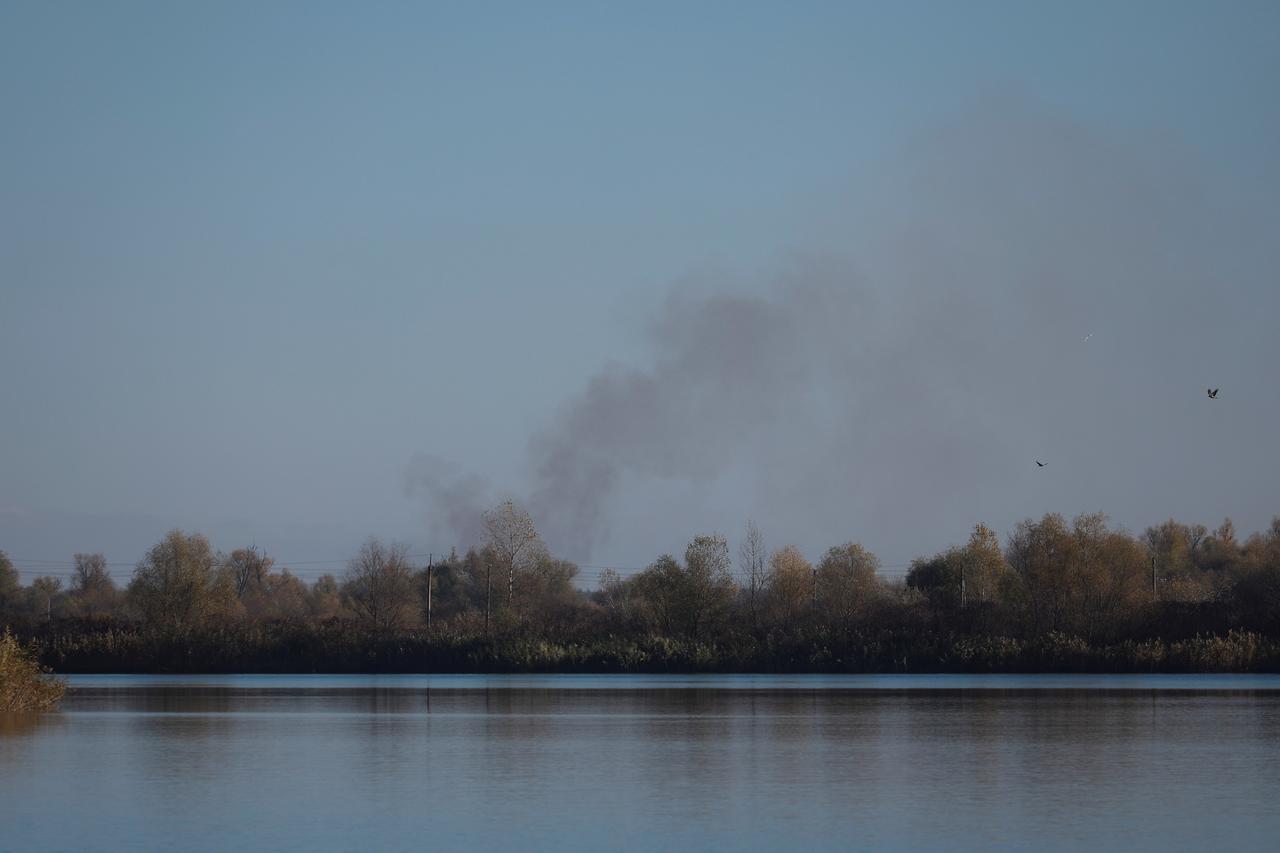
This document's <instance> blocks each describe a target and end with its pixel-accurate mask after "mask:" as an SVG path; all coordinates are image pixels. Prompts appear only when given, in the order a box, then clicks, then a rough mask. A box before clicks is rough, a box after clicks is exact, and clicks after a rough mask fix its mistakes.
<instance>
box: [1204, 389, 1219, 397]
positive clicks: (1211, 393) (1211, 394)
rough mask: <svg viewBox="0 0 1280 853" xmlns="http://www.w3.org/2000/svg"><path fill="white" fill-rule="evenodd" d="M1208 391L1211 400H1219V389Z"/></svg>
mask: <svg viewBox="0 0 1280 853" xmlns="http://www.w3.org/2000/svg"><path fill="white" fill-rule="evenodd" d="M1206 390H1207V391H1208V392H1209V399H1210V400H1216V399H1218V389H1217V388H1208V389H1206Z"/></svg>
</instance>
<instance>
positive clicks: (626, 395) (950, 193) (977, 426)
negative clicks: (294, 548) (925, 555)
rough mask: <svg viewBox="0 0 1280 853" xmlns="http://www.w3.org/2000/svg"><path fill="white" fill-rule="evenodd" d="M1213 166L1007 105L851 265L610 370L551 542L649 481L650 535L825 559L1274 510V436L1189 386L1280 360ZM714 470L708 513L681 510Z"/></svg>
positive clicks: (473, 530)
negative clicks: (722, 538) (1069, 517)
mask: <svg viewBox="0 0 1280 853" xmlns="http://www.w3.org/2000/svg"><path fill="white" fill-rule="evenodd" d="M1188 159H1189V158H1187V157H1185V156H1184V155H1183V154H1181V153H1180V151H1179V149H1178V148H1177V147H1176V146H1175V145H1173V144H1164V145H1152V144H1150V142H1149V141H1148V143H1147V144H1145V145H1144V146H1138V145H1136V144H1122V143H1120V142H1117V141H1115V140H1113V139H1107V138H1104V137H1102V136H1099V135H1096V134H1093V133H1090V132H1089V131H1087V130H1085V129H1083V128H1081V127H1080V126H1079V125H1076V124H1073V123H1070V122H1067V121H1063V120H1061V119H1058V118H1055V117H1052V116H1048V115H1045V114H1044V113H1042V112H1039V111H1036V110H1033V109H1028V108H1025V107H1009V106H1008V105H1002V106H999V107H992V108H988V109H984V110H982V111H980V112H979V113H978V114H975V115H973V116H970V117H968V118H967V119H965V120H963V121H958V122H956V123H954V124H953V125H951V126H949V127H947V128H945V129H943V130H942V131H940V132H938V133H936V134H934V135H932V136H930V137H929V138H928V139H927V140H925V141H923V142H921V143H920V144H918V145H916V146H914V147H913V148H912V149H911V150H910V151H909V153H907V154H905V155H903V156H902V157H901V158H900V159H899V160H898V161H897V162H896V163H894V164H892V165H891V166H889V167H886V169H885V170H884V171H883V174H882V175H881V176H880V177H879V178H878V179H877V180H876V181H875V182H874V184H873V186H872V188H870V189H868V190H867V192H866V194H865V198H862V199H859V200H858V201H856V202H855V203H853V204H851V205H850V206H849V210H848V213H847V215H846V216H842V217H839V218H838V219H839V222H838V223H837V224H835V225H833V226H831V227H829V228H824V229H818V231H817V232H816V233H815V237H814V239H815V246H816V248H817V249H818V250H820V251H822V252H824V254H822V255H817V254H806V253H803V252H801V253H797V254H795V255H794V256H793V257H792V258H791V260H789V261H787V262H786V263H785V264H784V265H783V267H782V269H781V270H780V271H778V272H777V273H776V275H774V276H773V277H772V280H771V282H770V283H769V284H768V285H767V286H765V287H763V288H759V287H750V286H747V285H746V284H744V285H743V286H741V287H735V286H733V285H729V286H723V285H709V284H706V283H699V282H697V281H690V282H685V283H682V284H681V285H679V286H677V287H676V288H674V289H673V291H672V292H671V293H670V295H669V297H668V298H667V299H666V301H665V304H664V305H663V306H662V308H661V310H660V311H659V312H658V313H657V315H656V316H655V317H654V318H653V319H652V320H651V321H650V323H649V325H648V330H647V331H648V341H649V344H650V346H651V353H652V355H651V358H650V359H649V361H648V362H647V363H644V364H641V365H638V366H610V367H607V368H604V369H602V370H600V371H599V372H597V373H595V374H594V375H593V376H591V377H590V378H589V379H588V380H587V381H586V384H585V386H584V387H583V388H582V390H581V391H580V392H579V393H577V394H576V395H574V396H572V397H571V398H570V399H568V400H566V401H565V402H564V404H563V406H562V407H561V409H560V411H559V414H558V415H557V416H556V418H555V419H554V421H553V422H552V423H551V424H549V425H548V426H547V427H546V428H544V429H541V430H539V431H537V432H536V433H535V434H534V435H533V436H532V437H531V439H530V440H529V444H528V452H529V459H530V470H531V481H530V483H529V485H528V488H527V489H526V490H524V492H523V495H524V497H525V500H526V503H527V504H528V506H529V507H530V509H531V511H532V512H533V514H534V517H535V519H536V520H537V522H538V524H539V527H540V529H541V530H543V532H544V534H545V537H546V539H547V541H548V543H549V544H550V545H551V547H552V548H553V549H554V550H556V551H558V552H559V553H562V554H564V555H566V556H568V557H571V558H575V559H579V560H581V559H584V558H587V557H588V556H590V555H591V554H592V553H593V552H594V551H595V549H597V548H598V546H600V544H601V543H602V542H605V541H610V540H611V531H612V530H613V529H614V527H615V525H614V524H613V522H614V521H615V514H616V510H617V504H618V503H619V501H620V496H622V495H623V494H624V493H625V492H626V491H628V490H630V489H631V488H633V487H634V488H644V489H649V490H651V492H652V494H654V495H655V497H654V498H653V500H652V501H650V502H649V503H648V505H647V507H648V508H647V509H645V510H644V512H643V517H638V516H637V514H636V513H634V512H633V513H632V514H630V515H629V516H628V518H627V525H626V526H627V528H628V531H627V534H626V535H628V536H632V537H635V541H636V542H637V543H638V542H639V539H640V538H642V537H645V536H648V537H656V538H659V539H660V541H662V542H664V543H665V542H668V541H670V538H671V534H667V533H663V532H662V528H664V527H672V526H675V527H679V528H680V530H679V534H678V535H685V534H687V533H688V532H693V531H698V530H706V529H715V528H716V527H721V528H722V529H723V528H724V525H726V524H729V523H731V521H730V519H732V518H737V519H742V518H744V517H745V516H746V515H747V514H748V513H750V514H753V515H755V516H756V517H757V518H759V519H761V520H762V521H764V523H765V525H766V530H769V529H773V530H777V531H779V533H780V535H781V536H785V537H786V538H787V539H788V540H792V541H799V542H800V543H801V544H802V545H805V546H807V547H808V548H810V549H813V548H817V547H821V546H825V545H829V544H834V543H836V542H839V541H844V540H846V539H860V540H862V541H864V542H866V543H867V544H868V545H869V546H870V547H872V548H873V549H876V550H880V551H881V553H882V554H886V553H887V554H888V555H889V556H890V558H891V559H892V558H895V557H896V558H899V559H903V558H907V557H910V556H913V555H915V554H918V553H920V552H921V551H922V550H923V549H925V548H933V547H940V546H941V545H943V544H945V543H947V542H951V541H956V539H957V538H959V537H961V536H963V534H964V531H965V530H966V529H967V528H968V527H969V526H970V525H972V524H973V523H974V522H976V521H980V520H982V521H986V522H988V523H993V524H996V525H998V526H1001V525H1003V526H1006V527H1007V525H1009V524H1011V523H1012V522H1013V521H1015V520H1016V519H1018V518H1021V517H1024V516H1028V515H1033V514H1038V513H1041V512H1045V511H1063V512H1066V513H1069V514H1070V513H1074V512H1082V511H1092V510H1097V509H1104V510H1107V511H1109V512H1111V513H1112V514H1113V516H1115V517H1116V518H1117V520H1118V521H1120V522H1121V523H1125V524H1130V525H1139V524H1145V523H1150V522H1151V521H1155V520H1159V519H1160V518H1161V517H1164V516H1167V515H1169V514H1175V513H1176V514H1181V515H1184V516H1188V517H1189V518H1191V519H1193V520H1212V519H1213V516H1212V513H1219V514H1220V513H1221V512H1223V511H1224V510H1227V509H1231V508H1235V511H1237V512H1240V513H1241V515H1242V516H1244V517H1246V518H1248V519H1250V520H1252V516H1251V515H1249V513H1250V512H1253V513H1255V514H1256V515H1257V516H1258V518H1259V519H1261V518H1262V517H1263V516H1264V515H1265V513H1266V512H1269V511H1271V509H1273V508H1267V507H1266V503H1267V501H1268V500H1270V501H1274V500H1275V499H1276V496H1277V492H1276V487H1275V485H1274V483H1275V478H1271V479H1270V481H1269V482H1268V483H1266V485H1261V484H1255V485H1252V486H1250V485H1248V484H1249V483H1250V482H1253V481H1252V480H1250V479H1249V478H1244V479H1241V477H1240V476H1239V475H1238V474H1236V473H1233V472H1232V471H1231V466H1240V465H1243V464H1245V459H1246V458H1247V454H1248V453H1249V452H1250V450H1253V451H1262V448H1263V447H1265V446H1266V444H1267V439H1266V436H1265V429H1262V428H1261V427H1260V426H1259V425H1258V424H1257V422H1256V421H1255V422H1252V425H1251V424H1250V423H1245V422H1244V421H1232V422H1231V424H1230V425H1229V426H1224V424H1223V418H1230V415H1220V416H1218V419H1217V420H1216V421H1210V420H1206V414H1205V412H1203V411H1201V410H1200V409H1193V408H1190V406H1191V405H1192V403H1191V402H1189V401H1193V402H1194V404H1198V403H1199V397H1198V396H1197V395H1198V394H1202V391H1201V390H1200V386H1201V385H1204V384H1206V383H1207V382H1211V381H1212V382H1214V383H1218V382H1219V381H1220V383H1221V384H1223V385H1226V386H1228V387H1231V386H1232V385H1235V386H1236V387H1240V386H1241V385H1247V384H1249V383H1251V382H1258V383H1261V382H1263V381H1264V378H1263V377H1262V375H1261V373H1260V372H1259V371H1260V370H1261V367H1260V365H1261V364H1264V363H1271V364H1274V363H1280V358H1277V355H1280V354H1278V353H1277V346H1276V344H1275V343H1274V340H1273V338H1272V337H1271V336H1270V335H1269V333H1268V332H1267V329H1266V326H1265V324H1264V323H1262V322H1261V321H1260V319H1259V318H1260V316H1265V314H1266V313H1268V312H1273V311H1274V308H1275V307H1276V302H1277V299H1276V295H1275V292H1274V288H1272V289H1268V288H1266V287H1264V286H1263V284H1262V281H1263V273H1264V272H1265V270H1266V269H1267V268H1268V265H1267V263H1264V261H1266V260H1267V258H1266V257H1264V256H1263V255H1260V254H1259V245H1260V244H1258V243H1254V242H1251V240H1250V237H1249V232H1248V230H1247V228H1246V227H1245V226H1244V225H1242V224H1241V222H1237V219H1239V220H1241V221H1245V220H1247V217H1244V216H1243V214H1230V213H1227V212H1224V211H1226V210H1227V208H1224V207H1222V206H1211V205H1210V204H1209V203H1208V202H1207V201H1206V197H1205V193H1204V192H1203V190H1202V189H1201V188H1200V186H1199V185H1198V184H1197V182H1196V181H1194V180H1193V179H1192V177H1191V176H1192V175H1193V174H1195V173H1196V171H1197V170H1196V169H1194V168H1191V167H1189V166H1188V165H1187V161H1188ZM1244 253H1252V255H1248V254H1244ZM1267 253H1268V254H1271V255H1273V254H1274V250H1267ZM1224 269H1230V270H1232V272H1233V276H1232V279H1231V280H1230V281H1224V277H1223V275H1222V274H1221V272H1222V270H1224ZM1233 295H1234V296H1235V297H1236V301H1235V302H1234V303H1233V302H1232V301H1230V300H1231V297H1232V296H1233ZM1224 297H1225V298H1224ZM1242 301H1243V303H1245V304H1242ZM1262 303H1265V304H1266V307H1264V305H1263V304H1262ZM1209 304H1213V305H1216V306H1218V310H1216V311H1214V312H1213V313H1212V314H1211V315H1208V316H1207V315H1206V311H1205V306H1206V305H1209ZM1259 312H1263V313H1262V314H1259ZM1090 334H1092V335H1093V336H1094V337H1093V338H1091V339H1090V340H1088V341H1085V340H1084V339H1085V337H1086V336H1087V335H1090ZM602 356H603V354H602ZM602 360H603V358H602ZM1228 377H1229V378H1228ZM1224 393H1225V392H1224ZM1266 405H1267V406H1269V408H1268V409H1267V411H1268V412H1269V413H1270V414H1271V415H1272V416H1274V414H1276V403H1275V401H1274V400H1271V401H1269V402H1268V403H1267V404H1266ZM1215 414H1217V413H1215ZM1259 414H1261V411H1260V410H1259V411H1255V412H1254V416H1255V417H1256V416H1257V415H1259ZM1224 430H1230V431H1231V439H1230V441H1231V442H1232V445H1231V448H1224V447H1222V446H1221V445H1222V442H1223V441H1224V436H1223V431H1224ZM1211 447H1213V448H1217V450H1218V452H1219V456H1218V458H1217V461H1216V462H1215V463H1213V464H1207V463H1206V462H1205V461H1204V460H1203V459H1202V458H1201V456H1200V454H1201V453H1202V452H1203V451H1204V450H1205V449H1206V448H1211ZM1237 451H1239V452H1237ZM1262 452H1265V451H1262ZM1224 453H1225V454H1226V455H1225V456H1223V455H1222V454H1224ZM1037 456H1039V457H1041V458H1048V459H1049V460H1050V462H1051V465H1050V467H1048V468H1046V469H1044V470H1045V472H1047V474H1048V475H1047V476H1041V477H1040V478H1039V479H1038V480H1037V479H1035V476H1036V475H1035V469H1034V466H1033V464H1032V460H1033V459H1034V458H1035V457H1037ZM1269 464H1271V467H1272V468H1273V469H1274V468H1275V467H1276V466H1275V463H1269ZM1215 478H1216V479H1215ZM1224 478H1225V479H1224ZM410 479H411V482H412V483H413V484H414V486H415V488H416V489H418V490H419V491H420V492H421V493H423V494H425V495H427V496H428V497H429V499H430V501H431V503H432V505H433V507H434V508H435V517H436V518H437V519H438V520H440V521H441V522H442V523H443V524H445V525H447V526H448V528H449V529H450V530H451V531H452V532H453V533H454V535H455V536H457V537H459V538H460V539H461V541H475V540H474V538H469V537H475V536H476V535H477V531H478V527H477V519H478V517H479V513H480V511H481V510H482V508H483V507H484V506H485V505H486V504H487V503H488V502H491V501H492V500H493V498H494V494H493V491H492V490H491V489H490V487H489V486H488V484H486V483H484V482H483V481H481V480H479V479H478V478H475V477H471V476H468V475H466V474H464V473H462V472H460V471H459V470H456V469H449V468H447V467H446V466H443V464H442V463H441V462H439V460H432V459H430V458H427V457H424V458H422V459H419V460H417V461H416V462H415V463H414V469H413V471H412V473H411V476H410ZM687 481H696V482H699V483H704V484H708V487H707V489H706V490H705V492H704V493H703V494H704V495H705V496H706V500H705V502H704V503H702V504H697V503H696V502H695V504H694V505H678V502H670V501H664V500H663V499H662V488H663V487H662V483H664V482H668V483H676V482H687ZM1228 483H1230V485H1229V484H1228ZM717 484H719V485H717ZM1246 505H1247V506H1246ZM1206 512H1207V513H1210V514H1211V515H1209V517H1207V518H1205V517H1204V516H1203V514H1204V513H1206ZM690 514H693V515H694V516H695V517H694V518H690V517H689V516H690ZM739 523H740V522H739ZM685 528H689V529H688V530H686V529H685ZM733 529H737V525H734V527H733ZM776 544H781V542H777V543H776ZM611 547H612V546H611ZM637 547H640V548H643V547H644V546H643V545H638V544H637ZM650 553H656V547H651V548H650Z"/></svg>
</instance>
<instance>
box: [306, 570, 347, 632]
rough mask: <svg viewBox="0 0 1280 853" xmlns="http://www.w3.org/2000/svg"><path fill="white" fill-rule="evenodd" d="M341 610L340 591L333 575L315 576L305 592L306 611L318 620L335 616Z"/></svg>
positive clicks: (322, 620) (321, 620)
mask: <svg viewBox="0 0 1280 853" xmlns="http://www.w3.org/2000/svg"><path fill="white" fill-rule="evenodd" d="M341 610H342V593H341V590H340V589H339V588H338V581H337V579H336V578H335V577H334V576H333V575H329V574H325V575H321V576H320V577H318V578H316V582H315V583H313V584H312V585H311V589H310V590H309V591H308V593H307V612H308V613H309V614H310V615H311V618H312V619H315V620H317V621H320V622H324V621H327V620H329V619H333V618H335V617H337V615H338V614H339V613H340V612H341Z"/></svg>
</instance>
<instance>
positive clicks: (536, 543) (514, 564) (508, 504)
mask: <svg viewBox="0 0 1280 853" xmlns="http://www.w3.org/2000/svg"><path fill="white" fill-rule="evenodd" d="M484 529H485V533H486V534H487V536H488V539H489V547H490V548H492V549H493V553H494V555H495V557H496V558H497V560H498V567H499V569H501V570H503V571H505V572H506V574H507V607H508V608H511V607H512V606H513V605H514V603H515V592H516V580H517V578H518V577H519V576H520V575H522V574H524V573H526V572H529V571H532V570H533V568H534V567H535V566H536V565H537V564H538V561H539V560H540V559H542V558H543V557H544V556H546V553H547V549H546V546H544V545H543V544H542V539H541V538H540V537H539V536H538V530H537V528H536V527H534V524H533V518H532V517H531V516H530V515H529V513H528V512H526V511H525V510H524V508H523V507H519V506H516V505H515V503H513V502H512V501H503V502H502V503H500V504H498V505H497V506H496V507H494V508H493V509H491V510H489V511H488V512H486V513H485V514H484Z"/></svg>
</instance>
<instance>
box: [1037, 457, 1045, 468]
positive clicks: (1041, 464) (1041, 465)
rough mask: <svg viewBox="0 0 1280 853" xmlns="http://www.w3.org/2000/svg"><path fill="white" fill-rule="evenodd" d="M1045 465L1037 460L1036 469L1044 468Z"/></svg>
mask: <svg viewBox="0 0 1280 853" xmlns="http://www.w3.org/2000/svg"><path fill="white" fill-rule="evenodd" d="M1044 465H1045V463H1043V462H1041V461H1040V460H1039V459H1037V460H1036V467H1038V468H1043V467H1044Z"/></svg>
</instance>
